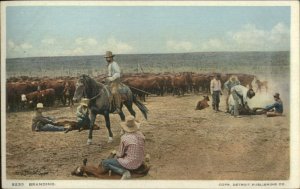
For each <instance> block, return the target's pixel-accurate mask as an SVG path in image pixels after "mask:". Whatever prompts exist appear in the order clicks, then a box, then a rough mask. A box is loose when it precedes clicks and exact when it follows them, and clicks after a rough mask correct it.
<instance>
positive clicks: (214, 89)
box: [210, 74, 222, 112]
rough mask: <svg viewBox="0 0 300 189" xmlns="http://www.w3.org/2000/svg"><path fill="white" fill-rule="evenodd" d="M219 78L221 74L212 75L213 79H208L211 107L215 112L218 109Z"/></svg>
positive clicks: (220, 92)
mask: <svg viewBox="0 0 300 189" xmlns="http://www.w3.org/2000/svg"><path fill="white" fill-rule="evenodd" d="M220 79H221V75H220V74H217V75H215V76H214V79H212V80H211V81H210V93H211V95H212V99H213V101H212V107H213V109H214V110H215V112H218V111H220V110H219V104H220V95H221V94H222V90H221V81H220Z"/></svg>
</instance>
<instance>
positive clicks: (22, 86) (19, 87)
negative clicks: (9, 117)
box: [6, 82, 36, 111]
mask: <svg viewBox="0 0 300 189" xmlns="http://www.w3.org/2000/svg"><path fill="white" fill-rule="evenodd" d="M35 90H36V89H35V86H34V85H32V83H31V82H15V83H7V84H6V101H7V108H8V110H9V111H16V110H19V109H20V103H21V95H22V94H27V93H30V92H32V91H35Z"/></svg>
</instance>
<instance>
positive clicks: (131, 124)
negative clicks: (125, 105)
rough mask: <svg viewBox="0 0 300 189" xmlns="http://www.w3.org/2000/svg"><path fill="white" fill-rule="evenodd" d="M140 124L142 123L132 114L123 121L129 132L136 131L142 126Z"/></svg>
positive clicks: (125, 129) (125, 128) (122, 125)
mask: <svg viewBox="0 0 300 189" xmlns="http://www.w3.org/2000/svg"><path fill="white" fill-rule="evenodd" d="M140 125H141V123H139V122H137V121H136V120H135V117H133V116H132V115H131V116H129V117H128V118H127V120H126V122H122V123H121V127H122V128H123V130H124V131H126V132H128V133H132V132H136V131H137V130H138V129H139V128H140Z"/></svg>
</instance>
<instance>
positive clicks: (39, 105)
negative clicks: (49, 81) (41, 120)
mask: <svg viewBox="0 0 300 189" xmlns="http://www.w3.org/2000/svg"><path fill="white" fill-rule="evenodd" d="M39 108H44V105H43V103H37V105H36V109H39Z"/></svg>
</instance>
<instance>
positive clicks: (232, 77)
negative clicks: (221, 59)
mask: <svg viewBox="0 0 300 189" xmlns="http://www.w3.org/2000/svg"><path fill="white" fill-rule="evenodd" d="M229 80H230V81H238V78H237V76H236V75H231V76H230V78H229Z"/></svg>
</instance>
